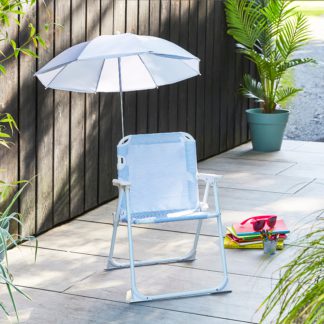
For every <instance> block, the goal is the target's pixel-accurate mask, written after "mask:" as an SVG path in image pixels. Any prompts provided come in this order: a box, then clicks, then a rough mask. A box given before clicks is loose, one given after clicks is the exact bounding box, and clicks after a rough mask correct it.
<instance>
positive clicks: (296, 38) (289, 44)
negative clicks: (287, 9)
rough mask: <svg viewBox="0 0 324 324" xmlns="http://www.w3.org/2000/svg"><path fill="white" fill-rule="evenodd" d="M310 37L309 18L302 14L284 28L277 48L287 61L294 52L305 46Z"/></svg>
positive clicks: (278, 38) (285, 24)
mask: <svg viewBox="0 0 324 324" xmlns="http://www.w3.org/2000/svg"><path fill="white" fill-rule="evenodd" d="M309 37H310V34H309V26H308V22H307V18H306V17H305V16H304V15H303V14H302V13H297V14H295V16H294V17H292V18H291V19H289V20H288V21H286V22H285V23H284V25H283V26H282V28H281V31H280V34H278V37H277V39H276V47H277V48H278V51H279V52H280V54H281V56H282V58H283V59H285V60H287V59H288V58H289V56H290V55H291V54H292V53H293V52H295V51H296V50H298V49H299V48H300V47H302V46H303V45H305V43H306V42H307V41H308V40H309Z"/></svg>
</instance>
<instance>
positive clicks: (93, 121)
mask: <svg viewBox="0 0 324 324" xmlns="http://www.w3.org/2000/svg"><path fill="white" fill-rule="evenodd" d="M99 16H100V1H92V2H91V3H90V2H87V26H86V33H87V40H91V39H93V38H95V37H96V36H98V35H99V32H100V30H99V28H100V24H99V21H98V17H99ZM85 118H86V125H85V127H86V131H85V136H86V138H85V141H86V145H85V147H86V148H85V149H86V152H85V210H89V209H91V208H93V207H95V206H96V205H97V204H98V146H99V134H98V125H99V96H98V95H97V94H87V95H86V116H85Z"/></svg>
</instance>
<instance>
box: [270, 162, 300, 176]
mask: <svg viewBox="0 0 324 324" xmlns="http://www.w3.org/2000/svg"><path fill="white" fill-rule="evenodd" d="M291 163H292V164H291V165H290V166H289V167H287V168H285V169H283V170H281V171H279V172H277V173H276V174H275V175H280V174H281V173H282V172H285V171H287V170H288V169H290V168H292V167H293V166H296V165H297V164H298V162H291Z"/></svg>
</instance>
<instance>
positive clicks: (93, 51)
mask: <svg viewBox="0 0 324 324" xmlns="http://www.w3.org/2000/svg"><path fill="white" fill-rule="evenodd" d="M198 74H200V73H199V59H198V58H197V57H195V56H194V55H192V54H190V53H189V52H187V51H186V50H184V49H183V48H181V47H179V46H178V45H176V44H174V43H172V42H169V41H167V40H164V39H161V38H157V37H153V36H138V35H134V34H120V35H103V36H99V37H96V38H95V39H93V40H91V41H89V42H84V43H80V44H78V45H75V46H72V47H70V48H68V49H66V50H65V51H63V52H62V53H60V54H59V55H57V56H56V57H55V58H53V59H52V60H51V61H50V62H49V63H47V64H46V65H45V66H44V67H42V68H41V69H40V70H39V71H37V72H36V73H35V75H36V76H37V77H38V79H39V80H40V81H41V83H42V84H43V85H44V86H45V87H46V88H52V89H58V90H66V91H74V92H87V93H96V92H120V94H121V96H120V98H121V109H123V102H122V92H123V91H135V90H145V89H153V88H157V87H159V86H162V85H166V84H172V83H175V82H178V81H182V80H185V79H188V78H191V77H194V76H196V75H198ZM122 115H123V111H122ZM122 121H123V116H122ZM122 127H123V122H122ZM123 136H124V130H123Z"/></svg>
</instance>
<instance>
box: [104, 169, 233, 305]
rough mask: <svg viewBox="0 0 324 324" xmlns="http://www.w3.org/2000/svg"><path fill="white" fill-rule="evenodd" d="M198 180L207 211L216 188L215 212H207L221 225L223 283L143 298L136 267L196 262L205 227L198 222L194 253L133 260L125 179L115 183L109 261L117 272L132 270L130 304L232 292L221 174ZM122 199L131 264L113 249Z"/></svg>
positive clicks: (204, 176)
mask: <svg viewBox="0 0 324 324" xmlns="http://www.w3.org/2000/svg"><path fill="white" fill-rule="evenodd" d="M197 177H198V180H202V181H204V182H205V185H206V186H205V191H204V196H203V201H202V202H201V203H200V206H201V208H202V209H204V208H206V207H207V208H208V204H207V200H208V195H209V190H210V188H212V189H213V194H214V200H215V210H214V211H213V212H210V213H208V214H209V217H208V218H216V219H217V225H218V234H219V248H220V252H221V260H222V269H223V280H222V281H221V282H220V284H219V285H218V286H216V287H214V288H209V289H201V290H194V291H184V292H176V293H169V294H162V295H151V296H146V295H143V294H142V293H141V292H140V291H139V290H138V288H137V285H136V277H135V267H140V266H147V265H153V264H164V263H173V262H186V261H193V260H195V258H196V250H197V244H198V240H199V235H200V231H201V226H202V221H203V220H202V219H200V220H198V224H197V229H196V234H195V238H194V242H193V246H192V248H191V250H190V251H189V252H188V253H187V254H186V255H184V256H179V257H174V258H169V259H155V260H154V259H153V260H144V261H135V260H134V248H133V236H132V221H131V214H130V201H129V193H130V188H131V183H129V182H126V181H122V180H117V179H114V180H113V184H114V185H115V186H117V187H118V190H119V200H118V205H117V210H116V213H115V214H114V221H113V233H112V240H111V245H110V251H109V256H108V262H107V270H114V269H122V268H130V271H131V290H130V291H128V292H127V297H126V299H127V301H128V302H130V303H133V302H142V301H150V300H162V299H169V298H180V297H193V296H202V295H208V294H218V293H226V292H231V290H229V289H228V273H227V265H226V257H225V250H224V244H223V236H224V234H223V228H222V221H221V212H220V207H219V199H218V190H217V183H216V180H217V179H218V178H220V176H218V175H214V174H203V173H200V174H198V176H197ZM123 196H124V197H125V198H126V212H127V219H128V221H127V231H128V242H129V260H130V262H127V263H119V262H117V261H116V260H114V259H113V255H114V248H115V242H116V236H117V228H118V225H119V222H120V211H121V202H122V198H123Z"/></svg>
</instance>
